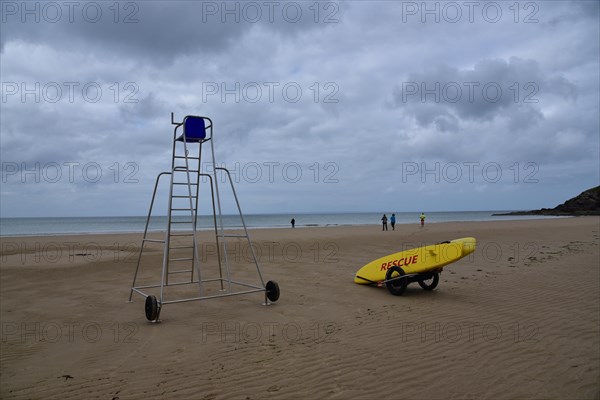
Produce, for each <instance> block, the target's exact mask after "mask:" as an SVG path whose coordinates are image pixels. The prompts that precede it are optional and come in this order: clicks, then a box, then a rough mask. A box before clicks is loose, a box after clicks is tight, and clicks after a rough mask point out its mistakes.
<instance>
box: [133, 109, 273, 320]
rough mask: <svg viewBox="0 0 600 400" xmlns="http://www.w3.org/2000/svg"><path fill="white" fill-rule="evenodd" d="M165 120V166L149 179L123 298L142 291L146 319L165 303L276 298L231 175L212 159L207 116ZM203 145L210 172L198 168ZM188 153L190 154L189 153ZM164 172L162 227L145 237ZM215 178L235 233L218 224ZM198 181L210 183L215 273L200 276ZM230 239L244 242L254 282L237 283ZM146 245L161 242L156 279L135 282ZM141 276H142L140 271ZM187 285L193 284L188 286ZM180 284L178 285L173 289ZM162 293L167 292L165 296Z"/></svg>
mask: <svg viewBox="0 0 600 400" xmlns="http://www.w3.org/2000/svg"><path fill="white" fill-rule="evenodd" d="M171 124H172V125H175V128H174V129H173V151H172V158H171V170H170V171H165V172H161V173H159V174H158V176H157V177H156V181H155V183H154V191H153V193H152V200H151V201H150V207H149V210H148V216H147V218H146V226H145V228H144V235H143V239H142V243H141V247H140V252H139V255H138V260H137V265H136V268H135V274H134V276H133V284H132V285H131V290H130V292H129V301H130V302H131V301H132V297H133V295H134V293H135V294H138V295H141V296H143V297H144V298H145V299H146V303H145V313H146V318H147V319H148V320H149V321H151V322H159V317H160V313H161V310H162V308H163V306H165V305H167V304H174V303H182V302H189V301H196V300H208V299H213V298H220V297H227V296H236V295H243V294H251V293H257V292H264V295H265V302H264V304H265V305H269V304H270V301H271V302H275V301H277V299H279V285H278V284H277V283H276V282H274V281H268V282H265V281H264V279H263V276H262V274H261V272H260V267H259V264H258V259H257V256H256V253H255V251H254V248H253V246H252V243H251V242H250V236H249V235H248V230H247V228H246V222H245V221H244V215H243V214H242V210H241V207H240V203H239V200H238V197H237V194H236V191H235V187H234V185H233V181H232V179H231V174H230V173H229V171H228V170H227V169H226V168H224V167H219V166H217V164H216V162H215V149H214V140H213V122H212V120H211V119H210V118H208V117H201V116H195V115H188V116H186V117H185V118H184V119H183V121H182V122H175V121H174V119H173V113H171ZM178 135H179V136H178ZM204 144H207V145H210V147H209V150H210V152H209V153H210V154H209V157H210V158H209V165H212V171H211V172H212V174H209V173H203V172H202V155H203V154H202V148H203V145H204ZM205 147H206V146H205ZM190 154H193V156H191V155H190ZM166 177H168V178H169V181H170V183H169V197H168V210H167V226H166V231H165V233H164V238H163V239H156V238H150V237H149V235H148V226H149V224H150V219H151V216H152V211H153V207H154V203H155V199H156V193H157V189H158V188H159V183H160V181H161V178H166ZM219 177H220V178H221V179H222V182H226V181H229V186H230V187H231V193H232V194H233V199H234V200H235V205H236V207H237V212H238V214H239V217H240V220H241V224H242V228H243V229H241V233H240V232H239V231H240V230H239V229H238V230H237V231H235V232H232V230H231V229H230V228H228V229H227V230H226V227H225V226H224V224H223V215H222V213H221V197H220V194H219V179H218V178H219ZM201 178H204V179H201ZM201 181H202V182H206V181H208V183H209V185H210V199H211V205H212V223H213V227H214V234H215V242H216V255H217V264H218V277H210V278H204V277H203V269H205V268H206V266H205V265H202V264H203V263H201V261H203V260H205V258H204V257H203V258H202V259H201V258H200V256H201V251H200V246H199V243H198V238H197V235H196V233H197V231H196V228H197V223H198V222H197V218H198V200H199V197H200V194H201V192H200V184H201ZM232 239H233V240H237V241H239V240H242V241H245V242H247V245H248V247H247V248H248V249H249V250H250V253H251V260H252V263H253V264H254V265H255V266H256V273H257V279H256V281H255V282H250V283H248V282H242V281H240V280H238V279H236V278H235V277H234V276H233V272H232V271H231V268H230V262H229V255H228V252H227V241H228V240H232ZM152 244H158V245H160V246H162V271H161V276H160V283H152V284H142V285H137V282H138V280H140V274H142V271H141V269H142V268H141V265H142V261H143V259H144V258H143V255H144V251H147V252H148V248H149V247H150V245H152ZM203 248H204V247H203ZM155 250H156V249H155ZM146 269H148V268H146ZM144 272H145V273H146V272H147V271H144ZM213 273H214V271H213ZM182 277H183V278H182ZM145 278H148V277H147V276H145ZM207 284H212V285H217V286H218V289H217V290H216V292H215V290H213V291H212V292H209V291H208V290H207V288H206V287H205V286H206V285H207ZM190 287H192V288H194V289H193V290H189V289H190ZM170 288H174V290H173V292H171V291H170ZM182 288H183V290H175V289H182ZM167 289H169V291H168V290H167ZM186 289H187V290H186ZM167 292H168V293H169V296H167ZM182 293H183V294H182Z"/></svg>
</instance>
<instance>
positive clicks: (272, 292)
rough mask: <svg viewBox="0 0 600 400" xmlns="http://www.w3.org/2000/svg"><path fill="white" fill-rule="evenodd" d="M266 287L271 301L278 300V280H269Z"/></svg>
mask: <svg viewBox="0 0 600 400" xmlns="http://www.w3.org/2000/svg"><path fill="white" fill-rule="evenodd" d="M265 289H266V291H267V299H269V300H271V301H277V300H278V299H279V285H278V284H277V282H275V281H269V282H267V285H266V286H265Z"/></svg>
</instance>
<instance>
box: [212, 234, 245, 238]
mask: <svg viewBox="0 0 600 400" xmlns="http://www.w3.org/2000/svg"><path fill="white" fill-rule="evenodd" d="M219 236H220V237H231V238H234V237H237V238H240V237H248V235H233V234H231V235H221V234H219Z"/></svg>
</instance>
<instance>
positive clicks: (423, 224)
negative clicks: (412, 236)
mask: <svg viewBox="0 0 600 400" xmlns="http://www.w3.org/2000/svg"><path fill="white" fill-rule="evenodd" d="M419 218H421V227H423V226H425V214H424V213H421V216H420V217H419Z"/></svg>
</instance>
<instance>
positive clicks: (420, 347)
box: [0, 217, 600, 400]
mask: <svg viewBox="0 0 600 400" xmlns="http://www.w3.org/2000/svg"><path fill="white" fill-rule="evenodd" d="M599 230H600V218H598V217H577V218H560V219H547V220H529V221H499V222H463V223H439V224H428V225H426V226H425V228H420V227H419V226H417V225H416V224H415V225H410V226H409V225H399V226H396V230H395V231H391V230H390V231H387V232H382V231H381V227H380V226H378V225H372V226H354V227H327V228H296V229H291V228H290V229H258V230H252V231H251V232H250V234H251V238H252V241H253V243H254V244H255V248H256V249H257V253H258V256H259V261H260V265H261V270H262V273H263V275H264V277H265V280H275V281H277V282H278V283H279V286H280V288H281V298H280V299H279V301H278V302H276V303H275V304H273V305H271V306H263V305H262V302H263V299H264V296H263V295H262V294H261V293H256V294H251V295H244V296H234V297H228V298H220V299H213V300H207V301H201V302H197V301H196V302H189V303H181V304H169V305H166V306H165V307H163V309H162V313H161V320H162V322H161V323H158V324H152V323H150V322H148V321H147V320H146V318H145V315H144V299H143V297H141V296H134V297H133V301H132V302H128V301H127V300H128V296H129V292H130V287H131V282H132V278H133V272H134V270H135V265H136V261H137V252H138V250H139V245H140V240H141V234H118V235H117V234H115V235H83V236H47V237H21V238H8V237H5V238H2V239H0V244H1V261H2V264H1V270H0V272H1V274H0V285H1V286H0V292H1V302H0V313H1V325H2V341H1V368H0V371H1V393H0V394H1V396H0V397H2V398H3V399H41V398H44V399H83V398H86V399H92V398H98V399H121V400H122V399H148V398H165V399H174V398H184V399H188V398H190V399H191V398H194V399H205V400H208V399H348V398H352V399H399V398H403V399H598V398H599V396H600V381H599V376H600V367H599V364H600V267H599V261H600V250H599V249H600V246H599V237H600V233H599ZM465 236H473V237H475V238H477V240H478V247H477V250H476V251H475V253H473V254H472V255H471V256H469V257H467V258H464V259H462V260H460V261H459V262H457V263H455V264H452V265H450V266H447V267H446V268H445V270H444V272H443V274H442V275H441V279H440V284H439V286H438V288H437V289H436V290H434V291H432V292H427V291H424V290H422V289H421V288H420V287H419V286H418V285H416V284H415V285H410V286H409V287H408V289H407V291H406V293H405V294H404V296H401V297H397V296H392V295H391V294H390V293H389V292H388V291H387V290H385V289H383V288H376V287H371V286H362V285H356V284H354V283H353V277H354V274H355V272H356V271H357V270H358V269H359V268H360V267H361V266H362V265H364V264H366V263H367V262H369V261H371V260H373V259H375V258H378V257H381V256H384V255H386V254H389V253H393V252H396V251H400V250H403V249H408V248H411V247H419V246H423V245H427V244H433V243H438V242H441V241H444V240H451V239H456V238H460V237H465ZM199 239H200V241H201V243H203V245H202V248H201V250H202V252H203V254H202V256H201V257H202V261H203V263H204V264H203V268H205V269H206V274H207V275H206V276H208V277H210V276H215V274H217V272H216V267H215V266H216V257H215V247H214V236H211V233H210V232H201V233H199ZM233 243H234V242H231V245H230V249H231V253H230V258H231V259H232V261H233V263H232V264H233V265H232V269H233V270H235V273H236V274H239V275H238V276H241V277H242V278H243V279H249V280H252V279H255V278H256V274H255V269H253V268H254V267H253V264H251V263H250V262H249V261H250V260H249V256H248V255H249V249H248V248H247V246H246V245H245V244H244V243H243V242H239V243H238V244H237V245H233ZM161 260H162V252H161V250H160V247H158V246H154V247H152V249H151V250H150V251H149V252H146V253H145V257H144V259H143V264H142V265H143V273H142V276H141V279H142V280H145V281H148V282H152V281H153V282H158V281H159V277H160V266H161ZM209 289H210V290H213V289H212V288H208V289H207V290H209ZM214 290H218V288H216V287H215V288H214Z"/></svg>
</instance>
